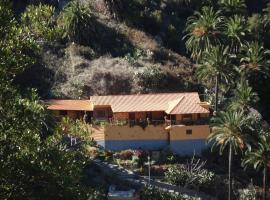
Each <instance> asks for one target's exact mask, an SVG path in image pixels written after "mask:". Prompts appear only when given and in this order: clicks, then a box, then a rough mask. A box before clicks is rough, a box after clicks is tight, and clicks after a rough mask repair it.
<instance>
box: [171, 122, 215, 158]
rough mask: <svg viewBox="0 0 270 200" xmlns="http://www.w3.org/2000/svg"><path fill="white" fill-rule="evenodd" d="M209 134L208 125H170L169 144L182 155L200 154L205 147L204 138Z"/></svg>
mask: <svg viewBox="0 0 270 200" xmlns="http://www.w3.org/2000/svg"><path fill="white" fill-rule="evenodd" d="M209 134H210V128H209V126H208V125H193V126H183V125H176V126H172V127H171V130H170V146H171V149H172V151H173V152H175V153H177V154H182V155H191V154H193V153H195V154H201V151H202V150H203V149H205V148H206V147H207V144H206V139H207V137H208V135H209Z"/></svg>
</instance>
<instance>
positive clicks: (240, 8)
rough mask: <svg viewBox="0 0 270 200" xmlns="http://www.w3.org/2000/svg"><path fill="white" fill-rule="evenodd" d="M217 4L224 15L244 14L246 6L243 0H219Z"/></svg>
mask: <svg viewBox="0 0 270 200" xmlns="http://www.w3.org/2000/svg"><path fill="white" fill-rule="evenodd" d="M218 5H219V8H220V9H221V10H222V12H223V13H224V14H225V15H226V16H230V15H234V14H244V13H245V12H246V8H247V6H246V3H245V0H219V1H218Z"/></svg>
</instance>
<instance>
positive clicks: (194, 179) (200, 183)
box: [165, 157, 214, 187]
mask: <svg viewBox="0 0 270 200" xmlns="http://www.w3.org/2000/svg"><path fill="white" fill-rule="evenodd" d="M204 166H205V162H202V161H201V160H200V159H198V160H195V159H194V157H193V158H192V159H191V161H190V162H188V163H187V164H180V165H173V166H172V167H170V168H169V169H168V171H167V172H165V179H166V180H167V181H168V182H170V183H173V184H176V185H182V186H185V187H205V186H210V185H212V184H213V183H214V173H212V172H210V171H208V170H206V169H203V167H204Z"/></svg>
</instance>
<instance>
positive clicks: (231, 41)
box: [224, 15, 246, 54]
mask: <svg viewBox="0 0 270 200" xmlns="http://www.w3.org/2000/svg"><path fill="white" fill-rule="evenodd" d="M224 34H225V35H226V38H227V44H228V46H229V47H230V52H232V53H236V54H237V53H238V52H239V50H240V48H241V46H242V45H243V40H244V36H245V35H246V23H245V19H244V17H242V16H239V15H234V16H232V17H229V18H228V19H227V20H226V24H225V30H224Z"/></svg>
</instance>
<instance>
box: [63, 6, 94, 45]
mask: <svg viewBox="0 0 270 200" xmlns="http://www.w3.org/2000/svg"><path fill="white" fill-rule="evenodd" d="M93 18H94V17H93V15H92V14H91V11H90V9H89V8H88V7H86V6H83V5H81V4H80V3H79V1H71V2H70V3H68V4H67V5H66V7H65V8H64V10H63V11H62V12H61V13H60V15H59V18H58V25H59V26H60V27H61V28H62V29H63V31H64V37H65V38H67V39H68V40H69V41H70V42H78V43H89V40H90V38H91V37H90V33H91V32H93V31H94V27H95V25H94V24H93Z"/></svg>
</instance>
